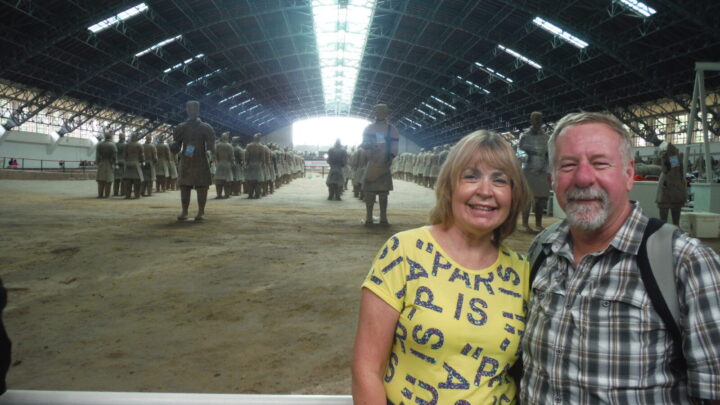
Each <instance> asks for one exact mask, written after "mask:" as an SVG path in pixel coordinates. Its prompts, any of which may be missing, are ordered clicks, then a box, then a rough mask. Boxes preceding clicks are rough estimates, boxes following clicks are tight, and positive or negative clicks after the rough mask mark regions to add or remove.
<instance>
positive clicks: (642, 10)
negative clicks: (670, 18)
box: [618, 0, 656, 17]
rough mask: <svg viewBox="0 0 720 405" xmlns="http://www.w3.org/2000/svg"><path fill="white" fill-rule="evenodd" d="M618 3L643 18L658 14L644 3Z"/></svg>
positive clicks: (632, 0)
mask: <svg viewBox="0 0 720 405" xmlns="http://www.w3.org/2000/svg"><path fill="white" fill-rule="evenodd" d="M618 1H619V2H620V3H621V4H623V5H624V6H625V7H627V8H629V9H631V10H633V11H634V12H636V13H638V14H640V15H641V16H643V17H650V16H651V15H653V14H655V13H656V11H655V9H654V8H652V7H650V6H648V5H647V4H645V3H643V2H642V1H637V0H618Z"/></svg>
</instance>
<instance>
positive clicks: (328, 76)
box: [312, 0, 375, 114]
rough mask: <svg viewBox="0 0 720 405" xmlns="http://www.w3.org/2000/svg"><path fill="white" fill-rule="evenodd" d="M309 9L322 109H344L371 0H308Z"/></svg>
mask: <svg viewBox="0 0 720 405" xmlns="http://www.w3.org/2000/svg"><path fill="white" fill-rule="evenodd" d="M338 3H340V4H343V5H340V4H338ZM312 8H313V17H314V22H315V38H316V39H317V49H318V56H319V59H320V71H321V75H322V83H323V90H324V91H323V93H324V95H325V110H326V111H327V112H332V113H335V114H340V113H344V112H348V111H349V110H350V106H351V104H352V98H353V94H354V93H355V83H356V82H357V76H358V71H359V70H360V61H361V60H362V54H363V51H364V50H365V42H366V41H367V36H368V28H369V26H370V22H371V20H372V16H373V11H374V9H375V0H345V1H338V0H312Z"/></svg>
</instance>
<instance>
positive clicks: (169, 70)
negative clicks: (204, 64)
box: [163, 53, 205, 73]
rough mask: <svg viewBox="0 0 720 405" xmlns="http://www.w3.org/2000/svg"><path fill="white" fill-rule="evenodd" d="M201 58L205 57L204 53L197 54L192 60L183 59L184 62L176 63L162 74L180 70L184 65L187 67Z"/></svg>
mask: <svg viewBox="0 0 720 405" xmlns="http://www.w3.org/2000/svg"><path fill="white" fill-rule="evenodd" d="M203 56H205V54H204V53H199V54H197V55H195V56H193V57H192V58H187V59H185V60H184V61H182V62H180V63H178V64H177V65H175V66H172V67H169V68H167V69H165V70H163V73H170V72H172V71H173V70H178V69H180V68H181V67H183V66H185V65H188V64H190V63H193V62H195V61H196V60H198V59H200V58H202V57H203Z"/></svg>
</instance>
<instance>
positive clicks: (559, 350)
mask: <svg viewBox="0 0 720 405" xmlns="http://www.w3.org/2000/svg"><path fill="white" fill-rule="evenodd" d="M555 354H558V355H559V354H562V348H560V347H558V348H557V349H555Z"/></svg>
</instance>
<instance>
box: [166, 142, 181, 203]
mask: <svg viewBox="0 0 720 405" xmlns="http://www.w3.org/2000/svg"><path fill="white" fill-rule="evenodd" d="M163 143H164V144H166V145H167V143H168V138H165V142H163ZM167 146H168V150H170V145H167ZM177 162H178V154H177V152H173V151H172V150H170V159H169V160H168V171H169V173H170V174H169V175H168V177H167V178H166V181H167V185H166V187H165V188H166V189H167V190H177V179H178V170H177Z"/></svg>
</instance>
